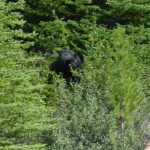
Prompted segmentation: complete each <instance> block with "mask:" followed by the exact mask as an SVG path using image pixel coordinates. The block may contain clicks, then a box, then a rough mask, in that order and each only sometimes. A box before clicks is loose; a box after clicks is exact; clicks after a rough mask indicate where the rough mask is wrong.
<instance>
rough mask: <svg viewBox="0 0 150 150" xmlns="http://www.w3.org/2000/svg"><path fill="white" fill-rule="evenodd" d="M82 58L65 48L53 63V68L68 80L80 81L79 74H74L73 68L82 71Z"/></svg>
mask: <svg viewBox="0 0 150 150" xmlns="http://www.w3.org/2000/svg"><path fill="white" fill-rule="evenodd" d="M82 63H83V62H82V60H81V58H80V57H79V56H78V55H77V53H75V52H74V51H72V50H64V51H62V52H60V54H59V56H58V59H57V61H56V62H55V63H54V65H53V70H54V71H55V72H56V73H57V74H60V73H61V74H62V75H63V77H64V78H65V79H66V80H67V81H73V82H78V83H79V82H80V77H79V76H74V75H73V73H72V71H71V70H72V69H73V70H77V71H78V72H80V70H81V65H82Z"/></svg>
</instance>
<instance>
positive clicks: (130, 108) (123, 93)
mask: <svg viewBox="0 0 150 150" xmlns="http://www.w3.org/2000/svg"><path fill="white" fill-rule="evenodd" d="M124 32H125V30H124V29H122V28H120V27H119V28H118V29H116V30H115V31H114V35H113V37H112V39H111V40H112V45H111V47H110V48H109V55H110V59H108V62H107V63H108V64H107V67H108V68H107V69H108V72H107V74H108V75H107V78H108V83H107V84H108V96H109V98H110V101H111V104H112V106H113V108H114V112H115V115H116V117H117V118H118V119H120V121H121V122H120V123H121V125H122V129H123V128H124V127H123V125H124V123H125V124H126V125H127V124H128V123H129V121H131V120H132V112H134V111H136V110H137V109H138V108H140V106H142V103H143V102H144V100H145V98H144V94H143V92H142V86H141V84H140V80H139V79H140V74H139V72H138V71H137V69H139V68H138V67H137V63H136V57H135V56H134V55H133V54H132V49H133V47H132V46H131V44H130V42H129V39H128V38H127V37H126V36H125V33H124Z"/></svg>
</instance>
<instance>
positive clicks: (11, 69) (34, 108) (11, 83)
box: [0, 0, 53, 150]
mask: <svg viewBox="0 0 150 150" xmlns="http://www.w3.org/2000/svg"><path fill="white" fill-rule="evenodd" d="M23 6H24V2H23V1H18V2H10V3H7V4H6V1H5V0H1V1H0V149H2V150H5V149H7V150H27V149H28V150H30V149H32V150H38V149H39V150H42V149H46V148H45V144H42V143H43V142H44V132H49V133H50V132H51V129H52V127H53V125H52V124H51V118H50V114H51V112H52V109H50V107H47V106H46V105H45V102H44V98H45V96H44V91H45V85H44V84H43V83H44V82H43V81H42V80H43V79H41V78H40V77H39V76H38V69H39V68H37V67H35V65H34V61H35V60H37V58H34V57H32V59H31V58H30V57H27V56H26V54H25V53H24V49H26V48H28V47H29V46H30V45H31V43H24V42H23V39H24V38H29V37H30V34H25V33H23V31H22V27H23V24H24V21H23V20H22V16H21V14H20V13H19V12H17V11H18V10H22V9H23ZM16 10H17V11H16Z"/></svg>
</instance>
